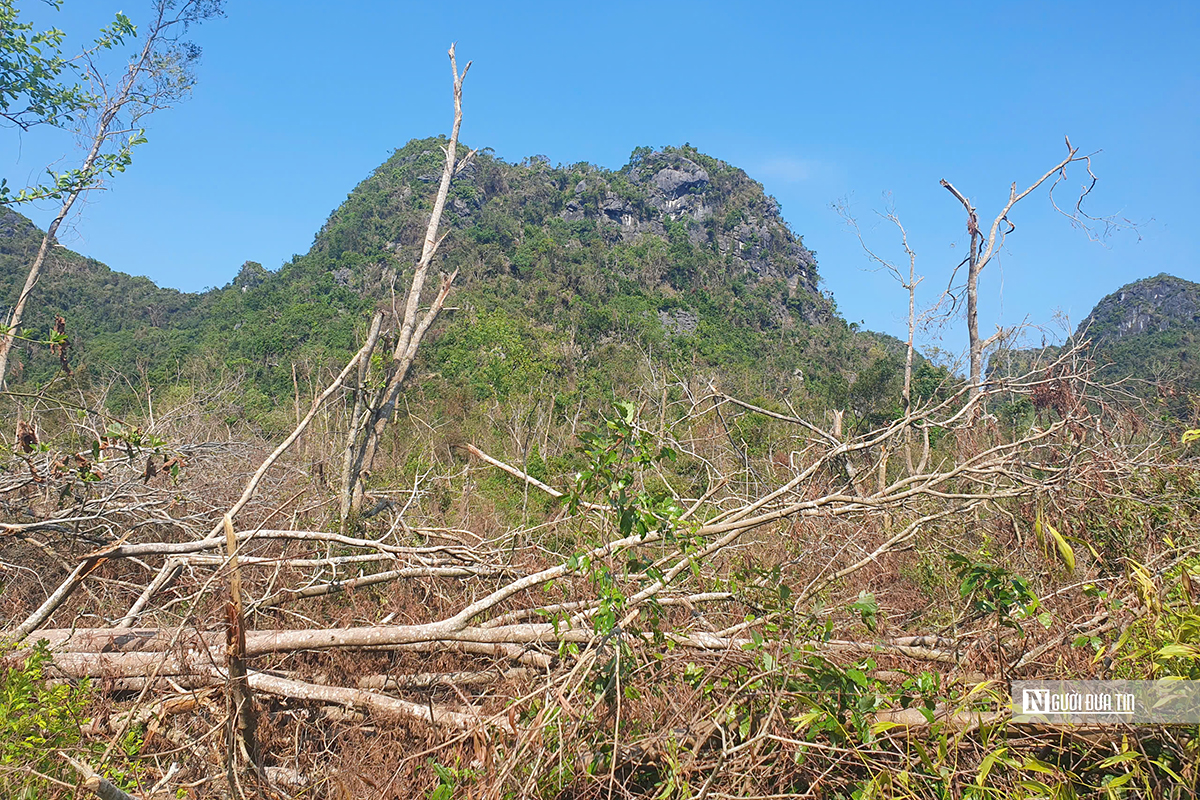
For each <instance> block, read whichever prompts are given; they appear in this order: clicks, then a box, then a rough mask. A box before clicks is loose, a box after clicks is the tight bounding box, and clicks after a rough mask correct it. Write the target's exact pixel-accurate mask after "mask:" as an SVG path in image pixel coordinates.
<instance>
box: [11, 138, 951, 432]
mask: <svg viewBox="0 0 1200 800" xmlns="http://www.w3.org/2000/svg"><path fill="white" fill-rule="evenodd" d="M444 146H445V142H444V140H441V139H423V140H413V141H411V142H409V143H408V144H407V145H406V146H405V147H403V148H401V149H399V150H397V151H396V153H395V154H394V155H393V156H392V157H391V158H390V159H388V160H387V161H386V162H385V163H383V164H382V165H380V167H379V168H377V169H376V170H375V171H374V173H373V174H372V175H371V176H370V177H368V178H367V179H366V180H364V181H363V182H362V183H361V184H360V185H359V186H358V187H357V188H355V190H354V191H353V192H351V194H350V195H349V197H348V198H347V199H346V201H345V202H344V203H342V205H341V206H340V207H339V208H337V209H336V210H335V211H334V212H333V213H332V214H331V215H330V218H329V220H328V221H327V223H326V224H325V225H324V227H323V228H322V229H321V231H320V232H318V233H317V235H316V237H315V241H314V243H313V245H312V247H311V249H310V250H309V252H308V253H307V254H305V255H302V256H297V257H296V258H294V259H293V260H292V261H291V262H289V263H287V264H285V265H283V266H282V267H281V268H280V269H279V270H278V271H274V272H272V271H268V270H266V269H264V268H263V267H262V266H261V265H259V264H257V263H254V262H247V263H246V264H245V265H243V266H242V268H241V270H240V271H239V272H238V274H237V276H236V277H235V278H234V280H233V281H232V282H231V283H230V284H228V285H226V286H225V287H223V288H221V289H217V290H212V291H209V292H207V293H204V294H201V295H192V294H185V293H180V292H176V291H173V290H168V289H159V288H157V287H155V286H154V285H153V284H152V283H151V282H149V281H148V280H146V279H141V278H131V277H129V276H126V275H122V274H121V273H118V272H113V271H110V270H109V269H107V268H106V267H104V266H103V265H101V264H98V263H96V262H94V261H91V260H88V259H86V258H84V257H81V256H78V255H76V254H73V253H70V252H69V251H65V250H63V249H58V250H56V251H55V255H54V260H53V262H52V266H51V269H50V272H49V274H48V275H47V276H46V277H45V278H44V279H43V280H42V282H41V284H40V285H39V287H38V289H37V292H38V294H37V302H36V303H35V304H34V306H33V308H34V315H33V316H32V317H31V319H30V320H29V321H28V323H27V325H26V327H27V328H29V329H30V330H31V331H32V332H34V333H35V334H36V333H37V332H43V333H44V332H45V331H47V330H48V329H49V326H50V325H51V324H52V323H53V320H54V317H55V315H62V316H63V317H64V318H65V319H66V323H67V330H68V332H69V335H70V337H71V339H72V349H73V355H72V361H73V363H75V364H77V365H79V366H81V367H82V368H83V369H82V372H83V375H82V376H81V379H82V378H83V377H86V376H91V377H93V378H94V377H98V376H102V375H104V374H106V373H109V372H110V371H113V370H116V371H119V372H121V373H123V374H125V375H131V376H138V377H139V379H141V380H143V381H149V382H150V383H152V384H153V383H162V382H165V381H167V380H169V379H177V378H178V377H179V376H180V375H183V374H188V371H189V370H196V369H201V370H203V371H204V374H205V375H206V376H208V377H209V378H211V377H212V376H213V370H219V371H225V372H226V373H230V374H236V375H238V376H241V377H242V378H244V380H245V382H246V389H247V391H246V401H245V402H246V403H247V406H246V408H247V411H248V412H249V413H250V414H251V415H259V416H262V415H267V416H269V412H270V411H271V409H272V408H274V407H275V406H276V405H278V404H280V403H281V402H285V401H282V400H281V398H290V397H291V396H292V394H293V389H294V388H295V387H294V383H293V381H294V379H295V380H296V381H299V382H306V383H311V382H312V381H313V380H314V376H316V375H318V374H319V373H320V372H321V370H322V369H325V368H327V367H330V366H332V365H335V364H338V363H341V362H342V361H344V360H345V358H347V357H348V356H349V354H350V353H351V352H352V351H353V350H354V349H355V347H356V346H357V345H356V342H357V341H358V338H359V337H361V336H362V334H363V332H364V329H365V325H366V321H367V319H368V317H369V311H370V310H371V309H372V308H374V307H376V306H388V305H390V304H393V303H396V302H399V301H400V300H402V299H403V287H404V286H406V285H407V281H408V276H409V274H410V271H411V268H412V264H413V263H414V262H415V260H416V256H417V254H418V252H419V249H420V239H421V235H422V233H423V230H424V225H425V222H426V221H427V217H428V213H429V208H430V203H431V190H432V188H433V187H432V185H431V183H432V182H433V181H434V179H435V178H436V177H437V173H438V170H439V169H440V166H439V165H440V159H441V158H442V154H441V149H440V148H442V147H444ZM464 152H465V151H464ZM4 213H5V214H6V217H5V224H4V226H3V228H0V257H2V259H3V260H2V261H0V289H2V290H3V291H4V293H5V295H7V296H11V297H15V295H16V292H17V291H18V289H19V288H20V285H21V282H22V281H23V279H24V265H25V264H27V262H28V259H29V257H30V253H31V249H36V247H37V244H38V242H39V240H40V236H39V235H38V232H37V231H36V230H35V229H34V228H33V227H32V226H31V225H29V223H28V222H27V221H25V220H24V219H23V218H21V217H20V216H19V215H17V214H15V213H14V212H11V211H7V212H4ZM445 225H446V228H447V229H448V234H447V238H446V240H445V241H444V242H443V244H442V246H441V249H440V250H439V260H438V262H437V264H436V267H437V268H438V269H440V270H442V271H444V272H450V271H452V270H458V271H459V277H458V279H457V281H456V284H455V289H454V291H453V294H452V297H451V301H450V305H451V306H452V307H453V309H454V310H453V311H451V312H448V313H447V314H445V315H444V318H443V319H442V320H441V321H440V322H439V324H438V327H437V329H436V330H435V331H434V338H433V339H432V340H431V342H430V343H429V345H428V347H427V349H425V350H424V351H423V352H422V360H423V370H424V374H425V375H426V376H432V377H431V380H430V382H427V383H426V389H427V390H428V391H435V392H443V393H453V394H456V395H457V394H461V395H462V397H463V398H464V399H466V400H478V399H484V398H489V397H501V398H504V397H507V396H508V395H509V393H511V392H512V391H514V390H515V389H520V390H526V389H528V388H529V387H532V386H539V387H543V388H544V389H547V390H552V391H554V392H555V393H556V394H559V395H562V396H564V397H571V398H574V397H575V395H576V393H578V392H583V393H585V394H587V395H588V396H589V397H590V398H591V400H590V401H589V405H595V404H596V403H597V402H601V401H602V398H604V397H613V396H616V395H620V394H622V393H624V392H627V391H628V390H629V388H630V387H631V386H632V385H634V384H636V383H637V382H638V380H639V379H640V378H639V375H640V370H642V369H643V368H644V367H646V366H652V367H653V368H654V369H663V370H668V371H670V370H676V371H678V370H687V371H689V372H692V373H696V374H698V375H699V374H706V375H708V377H710V378H712V379H714V380H718V381H720V382H724V383H726V384H727V385H729V386H731V387H733V386H736V387H739V388H742V389H744V390H745V391H748V392H750V394H752V395H762V394H777V393H780V392H790V393H792V396H793V398H795V399H796V401H797V402H802V401H804V400H805V399H808V400H812V401H813V402H815V403H817V404H819V405H820V406H822V407H824V406H827V405H830V406H838V407H841V406H842V405H845V404H847V403H852V404H853V405H854V406H855V407H856V408H857V409H858V410H859V411H860V412H861V413H862V414H864V415H875V416H879V415H884V416H886V415H888V414H891V413H894V412H895V410H896V408H898V403H899V394H900V384H899V382H898V379H897V377H896V376H897V375H898V374H899V371H900V369H901V364H902V358H903V347H902V345H901V343H899V342H897V341H896V340H894V339H891V338H890V337H885V336H880V335H875V334H869V333H865V332H858V331H855V330H853V329H851V327H850V326H848V325H847V324H846V323H845V322H844V321H843V320H842V319H841V318H840V317H839V316H838V315H837V313H836V310H835V308H834V305H833V301H832V299H831V298H830V297H829V296H828V295H826V294H824V293H822V292H821V291H820V289H819V286H818V284H819V279H818V273H817V262H816V257H815V256H814V254H813V253H812V252H810V251H809V250H808V249H807V248H805V247H804V245H803V242H802V240H801V238H800V237H799V236H797V235H796V234H794V233H793V232H792V230H791V229H790V228H789V226H788V225H787V224H786V223H785V222H784V220H783V218H782V216H781V214H780V210H779V207H778V204H777V203H776V202H775V201H774V200H773V199H771V198H769V197H767V196H766V195H765V194H764V192H763V189H762V186H761V185H760V184H758V183H757V182H755V181H753V180H751V179H750V178H748V177H747V176H746V174H745V173H744V172H743V171H742V170H740V169H737V168H735V167H732V166H730V165H729V164H726V163H725V162H722V161H719V160H717V159H714V158H711V157H709V156H706V155H704V154H702V153H699V152H697V151H696V150H695V149H694V148H690V147H687V146H685V147H682V148H666V149H664V150H661V151H652V150H650V149H649V148H639V149H637V150H635V151H634V153H633V156H632V158H631V160H630V162H629V164H627V165H626V166H625V167H624V168H622V169H621V170H618V171H616V172H612V171H608V170H604V169H600V168H598V167H594V166H592V165H589V164H583V163H581V164H575V165H571V166H559V167H552V166H550V164H549V163H548V162H547V161H546V160H545V159H543V158H538V157H535V158H530V159H527V160H525V161H524V162H522V163H520V164H508V163H505V162H503V161H501V160H500V159H497V158H495V157H493V156H491V155H489V154H488V153H486V152H485V153H480V154H479V155H478V156H477V157H476V158H475V159H474V160H473V161H472V162H471V163H470V164H469V165H468V167H467V168H466V169H465V170H464V172H463V173H462V174H461V175H460V176H459V177H458V178H457V179H456V181H455V183H454V186H453V189H452V191H451V195H450V201H449V203H448V205H447V212H446V220H445ZM20 352H21V360H22V362H23V363H24V364H25V365H26V366H25V368H24V371H23V372H21V371H18V373H17V374H16V376H15V377H16V378H17V379H18V380H20V379H24V380H28V381H34V382H37V381H45V380H47V379H48V378H49V377H51V376H52V375H53V374H55V372H56V370H57V369H58V367H59V363H58V358H57V357H56V356H55V355H54V354H52V353H49V352H48V351H47V349H46V348H45V347H38V346H37V345H35V344H32V343H27V344H26V345H25V346H24V347H23V348H21V349H20ZM293 365H294V366H295V370H296V372H295V373H294V372H293ZM919 371H920V373H921V374H920V380H919V385H920V387H921V390H922V391H923V392H924V393H925V394H926V395H928V394H929V393H930V392H931V391H932V390H933V388H934V387H935V386H936V385H937V383H938V381H939V380H940V378H941V376H940V374H938V373H936V372H935V371H932V370H930V368H929V367H928V366H927V365H925V364H924V363H923V362H921V363H920V364H919ZM439 387H440V388H439ZM129 391H130V390H128V388H125V389H123V388H122V387H120V386H114V388H113V395H112V397H111V399H110V402H111V403H113V404H114V406H113V407H114V408H116V407H120V406H121V404H122V403H128V402H130V400H129V397H128V392H129Z"/></svg>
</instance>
